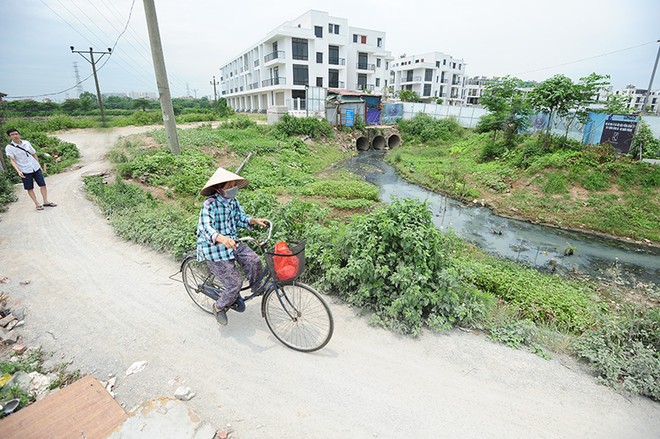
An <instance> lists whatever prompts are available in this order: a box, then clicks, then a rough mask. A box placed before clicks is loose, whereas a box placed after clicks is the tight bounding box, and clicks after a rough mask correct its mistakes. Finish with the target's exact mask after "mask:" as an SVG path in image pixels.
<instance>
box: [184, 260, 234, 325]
mask: <svg viewBox="0 0 660 439" xmlns="http://www.w3.org/2000/svg"><path fill="white" fill-rule="evenodd" d="M181 272H182V274H183V276H182V277H183V285H185V287H186V292H188V295H189V296H190V298H191V299H192V300H193V302H195V304H196V305H197V306H199V307H200V308H202V309H203V310H204V311H206V312H207V313H210V314H213V302H214V301H213V299H211V298H210V297H209V296H207V295H206V294H204V293H202V290H201V286H202V285H212V286H213V287H214V288H217V289H218V290H220V291H222V290H223V289H224V288H223V286H222V285H221V284H220V282H218V281H217V280H216V278H215V277H214V276H213V274H212V273H211V272H210V271H209V268H208V267H207V265H206V262H205V261H201V262H200V261H198V260H197V258H195V257H194V256H187V257H186V258H185V259H184V260H183V263H182V264H181Z"/></svg>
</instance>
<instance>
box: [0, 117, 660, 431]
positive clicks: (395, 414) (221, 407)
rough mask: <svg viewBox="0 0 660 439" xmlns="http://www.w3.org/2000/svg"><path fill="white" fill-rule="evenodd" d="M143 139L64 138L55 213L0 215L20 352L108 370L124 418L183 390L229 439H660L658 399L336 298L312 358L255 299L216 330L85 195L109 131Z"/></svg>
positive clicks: (21, 209) (54, 184)
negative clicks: (76, 165)
mask: <svg viewBox="0 0 660 439" xmlns="http://www.w3.org/2000/svg"><path fill="white" fill-rule="evenodd" d="M142 130H144V128H122V129H112V130H108V131H93V130H78V131H72V132H69V133H66V134H63V135H61V136H60V137H61V138H63V139H64V140H67V141H71V142H74V143H76V144H77V145H78V147H79V148H80V150H81V153H82V156H83V157H82V161H81V163H82V165H83V166H82V167H81V168H80V169H77V170H73V171H70V172H67V173H64V174H60V175H54V176H51V177H49V178H48V184H49V190H50V194H51V195H50V198H51V199H52V201H54V202H56V203H58V204H59V206H58V207H56V208H51V209H49V208H47V209H46V210H44V211H42V212H37V211H35V209H34V207H33V205H32V203H31V202H30V201H29V200H28V198H27V196H26V195H25V193H24V191H22V190H21V191H20V194H19V195H20V199H19V201H18V202H16V203H13V204H11V205H10V206H9V211H8V212H6V213H5V214H3V215H2V221H0V246H1V249H2V252H1V254H0V277H4V276H8V277H9V278H10V279H11V282H10V283H9V284H6V285H3V286H2V290H4V291H7V292H9V293H10V294H11V297H12V299H17V300H19V301H20V302H21V303H22V305H23V306H25V307H26V308H27V318H26V325H25V329H24V331H25V332H24V336H25V338H26V342H27V344H28V345H29V346H35V345H42V346H43V348H44V349H45V350H46V351H54V352H57V356H56V360H58V361H64V360H73V367H74V368H79V369H80V370H81V372H82V373H83V374H85V373H91V374H93V375H94V376H95V377H97V378H98V379H106V378H107V376H108V374H117V376H118V380H117V384H116V389H115V390H116V394H117V400H118V401H119V402H120V403H122V404H124V405H125V407H126V409H130V408H132V407H134V406H135V405H137V404H139V403H140V402H142V401H144V400H148V399H152V398H156V397H159V396H172V395H173V393H174V390H175V389H176V388H177V387H178V386H180V385H186V386H189V387H190V388H191V389H192V390H193V391H195V392H197V396H196V397H195V398H194V399H192V400H191V401H189V402H188V404H189V406H190V407H191V408H192V409H193V410H194V411H196V412H197V413H198V414H199V415H200V416H201V417H202V418H203V419H205V420H206V421H208V422H210V423H211V424H213V425H215V426H216V427H218V428H222V427H224V426H225V425H226V424H228V423H229V424H231V426H232V428H233V429H234V430H236V432H237V434H238V437H240V438H276V437H283V438H327V437H350V438H374V437H379V438H401V437H414V438H435V437H464V438H465V437H468V438H473V437H474V438H482V437H489V438H530V437H534V438H576V437H579V438H589V437H593V438H633V437H634V438H656V437H658V434H659V433H660V404H657V403H654V402H652V401H650V400H648V399H644V398H636V397H624V396H621V395H619V394H617V393H615V392H613V391H612V390H610V389H608V388H606V387H604V386H600V385H598V384H596V383H595V381H594V379H593V378H592V377H590V376H588V375H587V374H585V373H584V372H582V371H581V370H580V368H578V367H577V366H575V364H574V363H573V362H572V361H570V360H567V359H563V360H561V361H560V360H558V359H555V360H551V361H547V360H544V359H542V358H540V357H538V356H535V355H533V354H530V353H527V352H522V351H515V350H512V349H509V348H506V347H504V346H501V345H497V344H494V343H491V342H489V341H487V340H485V339H483V338H482V337H481V336H477V335H474V334H469V333H463V332H460V331H457V332H453V333H451V334H449V335H434V334H425V335H424V336H422V337H420V338H419V339H410V338H406V337H400V336H397V335H393V334H391V333H390V332H388V331H386V330H383V329H379V328H374V327H370V326H369V325H368V323H367V320H366V319H365V318H362V317H357V316H356V310H355V309H352V308H349V307H347V306H345V305H342V304H340V303H336V302H333V303H332V309H333V313H334V315H335V319H336V330H335V335H334V338H333V339H332V341H331V342H330V344H329V345H328V346H327V347H326V348H325V349H323V350H322V351H320V352H318V353H315V354H300V353H297V352H294V351H291V350H289V349H287V348H285V347H284V346H283V345H281V344H280V343H279V342H277V341H276V340H275V338H274V337H273V336H272V335H271V334H270V332H269V331H268V329H267V327H266V324H265V322H264V321H263V320H262V319H261V317H260V315H259V309H258V306H255V305H254V303H250V304H249V305H248V309H247V311H246V312H245V313H243V314H235V313H230V315H229V326H227V327H226V328H223V329H219V328H218V326H217V324H216V323H215V321H214V319H213V317H212V316H210V315H208V314H205V313H203V312H202V311H201V310H199V309H197V308H196V307H195V306H194V305H193V303H192V302H191V301H190V299H189V298H188V297H187V295H186V294H185V291H184V289H183V287H182V285H181V284H179V283H177V282H173V281H171V280H170V279H168V276H169V275H171V274H172V273H175V272H177V271H178V263H177V261H174V260H172V259H171V258H170V257H168V256H165V255H161V254H158V253H156V252H153V251H151V250H148V249H145V248H142V247H140V246H137V245H133V244H131V243H127V242H123V241H122V240H120V239H119V238H117V237H116V236H115V235H114V233H113V231H112V229H111V228H110V226H109V224H108V223H107V221H106V219H105V218H104V217H103V216H102V215H101V214H100V213H99V211H98V209H97V208H96V207H95V206H94V205H93V204H92V203H91V202H89V201H88V200H86V198H85V195H84V192H83V191H82V180H81V176H82V175H83V174H85V173H90V172H96V171H99V170H103V169H109V165H108V164H107V163H104V162H103V160H102V157H103V154H104V153H105V151H107V150H108V148H110V147H111V145H112V144H113V142H114V141H115V140H116V139H117V138H118V137H119V135H120V134H129V133H134V132H138V131H142ZM25 279H30V280H31V283H30V284H29V285H26V286H22V285H19V281H21V280H25ZM140 360H146V361H148V365H147V367H146V369H145V370H144V371H142V372H139V373H137V374H134V375H130V376H128V377H126V376H125V375H124V372H125V371H126V369H128V367H129V366H130V365H131V364H132V363H133V362H135V361H140Z"/></svg>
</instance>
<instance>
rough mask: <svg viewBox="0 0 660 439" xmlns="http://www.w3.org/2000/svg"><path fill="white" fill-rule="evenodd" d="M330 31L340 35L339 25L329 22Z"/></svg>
mask: <svg viewBox="0 0 660 439" xmlns="http://www.w3.org/2000/svg"><path fill="white" fill-rule="evenodd" d="M328 33H331V34H335V35H339V25H338V24H333V23H328Z"/></svg>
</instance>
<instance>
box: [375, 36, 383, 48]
mask: <svg viewBox="0 0 660 439" xmlns="http://www.w3.org/2000/svg"><path fill="white" fill-rule="evenodd" d="M376 41H377V43H376V46H378V47H383V39H382V38H378V39H377V40H376Z"/></svg>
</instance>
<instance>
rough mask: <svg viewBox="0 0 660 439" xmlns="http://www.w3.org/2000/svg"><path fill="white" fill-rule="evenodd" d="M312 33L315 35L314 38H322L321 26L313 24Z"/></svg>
mask: <svg viewBox="0 0 660 439" xmlns="http://www.w3.org/2000/svg"><path fill="white" fill-rule="evenodd" d="M314 35H316V38H323V27H321V26H314Z"/></svg>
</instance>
